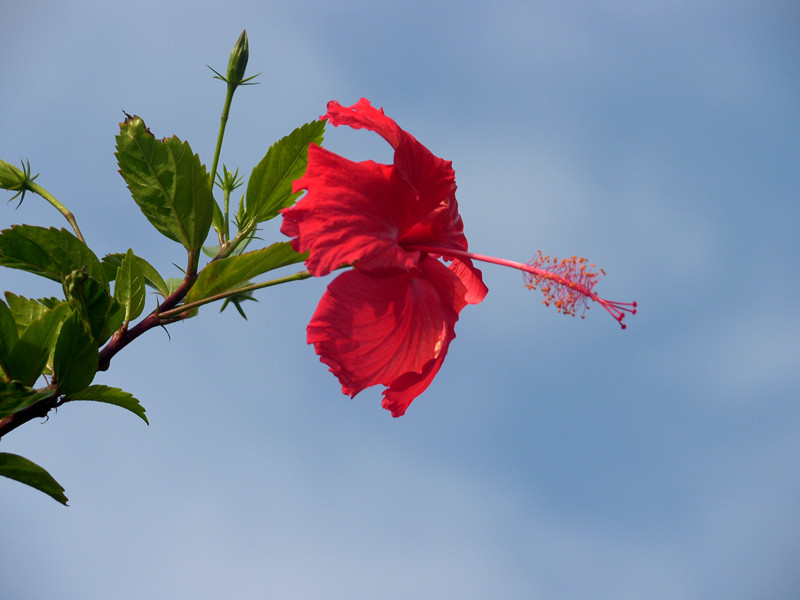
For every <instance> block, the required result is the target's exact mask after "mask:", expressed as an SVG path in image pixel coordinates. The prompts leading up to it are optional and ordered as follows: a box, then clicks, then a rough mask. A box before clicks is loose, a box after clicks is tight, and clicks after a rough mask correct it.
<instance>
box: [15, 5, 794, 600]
mask: <svg viewBox="0 0 800 600" xmlns="http://www.w3.org/2000/svg"><path fill="white" fill-rule="evenodd" d="M798 24H800V10H799V9H798V7H797V5H796V4H795V3H792V2H763V1H762V2H624V1H619V2H603V3H594V2H574V3H540V2H523V1H519V2H510V1H502V0H501V1H498V2H491V3H489V2H485V3H480V2H458V3H456V2H436V1H429V2H406V3H394V2H392V3H389V2H371V3H367V2H354V1H351V2H347V1H343V2H337V3H323V2H314V1H295V2H291V3H290V2H270V3H264V2H256V1H253V2H231V3H225V4H224V6H223V4H222V3H208V2H169V1H161V2H151V1H147V0H145V1H141V2H137V3H134V4H131V3H109V2H96V1H88V0H84V1H78V2H72V3H67V4H64V3H58V2H37V1H35V0H34V1H31V2H27V3H25V4H24V6H23V4H22V3H13V4H12V5H11V6H8V7H5V8H4V13H3V18H2V21H0V57H2V58H1V59H0V80H1V81H2V82H3V83H2V85H0V157H2V158H3V159H5V160H7V161H11V162H16V161H18V160H19V159H20V158H27V159H30V162H31V165H32V167H33V169H34V171H35V172H40V173H41V175H40V178H39V180H38V182H39V183H41V184H42V185H43V186H45V187H46V188H47V189H49V190H50V191H51V192H52V193H54V194H55V195H56V196H57V197H58V198H59V199H60V200H62V201H63V202H64V203H65V204H67V205H68V206H69V207H70V208H71V209H72V210H73V212H74V213H75V214H76V216H77V218H78V221H79V223H80V225H81V229H82V230H83V232H84V234H85V236H86V237H87V240H88V241H89V243H90V245H91V246H92V247H93V248H94V249H95V251H96V252H98V253H99V254H104V253H107V252H119V251H125V250H126V249H127V248H129V247H130V248H133V249H134V250H135V251H136V252H137V253H138V254H140V255H142V256H144V257H146V258H147V259H148V260H150V261H151V262H152V263H153V264H154V265H156V266H157V267H158V268H159V269H160V270H161V271H162V273H164V274H165V275H171V276H174V275H177V271H176V270H175V268H174V267H173V266H172V263H173V262H176V263H178V264H181V265H182V264H183V260H184V259H183V257H182V255H181V252H180V248H179V247H177V246H176V245H175V244H173V243H171V242H168V241H167V240H163V239H161V238H160V236H159V235H158V234H157V233H156V232H155V231H154V230H152V229H151V228H150V226H149V225H148V223H147V222H146V220H145V219H144V217H143V216H142V215H141V213H140V212H139V211H138V209H137V207H136V206H135V204H134V203H133V201H132V200H130V197H129V196H128V194H127V190H126V188H125V186H124V182H123V181H122V179H121V178H120V177H119V175H118V174H117V172H116V164H115V160H114V157H113V149H114V136H115V135H116V133H117V131H118V128H117V123H118V122H119V121H120V120H122V118H123V114H122V110H126V111H128V112H129V113H135V114H138V115H141V116H142V117H143V118H144V119H145V121H146V123H147V125H148V126H149V127H150V128H151V129H152V130H153V132H154V133H155V134H156V135H157V136H168V135H172V134H175V135H177V136H179V137H180V138H182V139H187V140H188V141H189V142H190V143H191V145H192V147H193V149H194V150H195V152H198V153H199V154H200V155H201V157H202V158H203V159H204V161H205V162H206V163H210V161H211V158H212V153H213V146H214V141H215V138H216V132H217V127H218V118H219V113H220V110H221V104H222V100H223V96H224V88H223V86H222V85H221V84H220V83H219V82H216V81H214V80H212V79H211V78H210V75H211V73H210V71H208V69H206V67H205V65H206V64H209V65H211V66H213V67H215V68H217V69H218V70H221V69H224V68H225V65H226V63H227V56H228V53H229V52H230V49H231V47H232V45H233V43H234V41H235V40H236V38H237V36H238V35H239V33H240V31H241V30H242V29H243V28H246V29H247V31H248V35H249V38H250V44H251V54H250V66H249V72H250V73H256V72H263V74H262V75H261V76H260V77H259V80H260V81H261V85H259V86H254V87H250V88H245V89H242V90H240V91H239V92H238V93H237V97H236V99H235V102H234V107H233V112H232V118H231V120H230V122H229V126H228V133H227V135H226V140H225V146H224V148H223V156H222V160H223V161H224V162H225V163H226V164H228V165H229V166H232V165H237V166H238V167H239V168H240V170H241V171H242V172H243V173H248V172H249V170H250V169H251V168H252V166H254V165H255V164H256V163H257V162H258V161H259V160H260V159H261V157H262V156H263V155H264V153H265V152H266V149H267V148H268V146H269V145H270V144H271V143H272V142H273V141H274V140H275V139H277V138H278V137H280V136H283V135H285V134H286V133H288V132H289V131H291V129H293V128H294V127H296V126H298V125H300V124H301V123H304V122H307V121H310V120H312V119H314V118H316V117H317V116H318V115H319V114H321V113H322V112H324V108H325V104H326V102H327V101H328V100H330V99H337V100H339V101H341V102H342V103H344V104H350V103H353V102H355V101H356V100H358V98H360V97H362V96H364V97H367V98H369V99H371V100H372V102H373V103H374V104H375V105H378V106H383V107H384V109H385V110H386V113H387V114H388V115H390V116H391V117H393V118H394V119H396V120H397V121H398V123H399V124H400V125H401V126H403V127H404V128H405V129H407V130H408V131H410V132H411V133H412V134H413V135H415V136H416V137H417V138H418V139H419V140H420V141H421V142H423V143H424V144H426V145H427V146H428V147H429V148H430V149H431V150H432V151H433V152H434V153H436V154H437V155H439V156H442V157H444V158H446V159H448V160H452V161H453V164H454V167H455V169H456V177H457V182H458V185H459V189H458V198H459V203H460V207H461V213H462V216H463V218H464V222H465V230H466V234H467V236H468V237H469V241H470V248H471V249H473V250H474V251H476V252H480V253H484V254H492V255H497V256H502V257H506V258H511V259H516V260H522V261H526V260H528V259H529V258H531V257H532V256H534V255H535V252H536V250H537V249H542V250H543V251H544V252H546V253H551V254H555V255H571V254H579V255H583V256H586V257H588V258H589V259H590V260H591V261H594V262H596V263H597V264H598V265H600V266H602V267H604V268H605V269H606V271H607V272H608V276H607V277H606V278H605V279H604V280H602V281H601V283H600V284H599V286H598V290H599V291H600V292H601V293H602V294H604V295H605V296H607V297H609V298H612V299H617V300H622V301H626V300H632V299H635V300H637V301H638V302H639V305H640V309H641V310H640V313H639V314H638V315H636V316H635V317H633V318H631V319H630V320H629V327H628V329H627V330H626V331H620V330H619V328H618V327H617V325H616V323H615V322H614V321H613V320H612V319H610V318H609V317H608V316H607V315H606V314H605V313H604V311H602V310H601V309H600V308H599V307H595V308H594V309H592V310H590V311H589V312H588V314H587V317H586V319H585V320H580V319H568V318H565V317H563V316H561V315H558V314H557V313H555V312H554V311H553V310H551V309H547V308H545V307H543V306H542V305H541V304H540V298H539V297H538V296H537V295H536V294H535V293H532V292H527V291H526V290H525V289H524V288H523V287H522V285H521V281H520V277H519V274H518V273H514V272H512V271H510V270H505V269H501V268H493V267H491V266H489V265H487V267H486V268H485V269H484V275H485V280H486V281H487V283H488V285H489V288H490V292H489V296H488V297H487V299H486V300H485V301H484V302H483V303H482V304H481V305H478V306H470V307H468V308H467V309H465V310H464V311H463V312H462V313H461V319H460V321H459V323H458V325H457V327H456V333H457V336H458V337H457V338H456V340H455V341H454V342H453V344H452V345H451V347H450V352H449V354H448V357H447V360H446V361H445V364H444V367H443V369H442V371H441V372H440V374H439V375H438V377H437V379H436V381H435V382H434V383H433V385H431V387H430V388H429V389H428V390H427V392H426V393H425V394H424V395H422V396H421V397H420V398H418V399H417V400H416V401H415V402H414V404H412V406H411V408H410V409H409V411H408V413H407V414H406V416H404V417H403V418H401V419H392V418H391V417H390V416H389V414H388V413H387V412H386V411H384V410H382V409H381V408H380V401H379V398H380V392H379V390H378V389H377V388H375V389H370V390H367V391H365V392H363V393H362V394H360V395H359V396H357V397H356V398H355V399H352V400H351V399H349V398H347V397H345V396H343V395H342V394H341V393H340V391H339V386H338V384H337V382H336V380H335V379H334V378H333V377H332V376H331V375H330V374H329V373H328V372H327V369H326V368H325V367H324V366H323V365H322V364H320V363H319V362H318V361H317V358H316V356H315V355H314V352H313V349H312V348H310V347H308V346H306V344H305V341H304V340H305V326H306V323H307V322H308V319H309V318H310V316H311V314H312V313H313V310H314V307H315V306H316V303H317V301H318V300H319V297H320V296H321V294H322V293H323V291H324V287H325V285H326V284H327V281H328V280H327V279H326V280H310V281H305V282H300V283H296V284H293V285H292V286H282V287H280V288H272V289H270V290H267V291H264V292H263V293H261V294H259V300H260V301H259V303H258V304H255V303H250V304H249V305H248V307H247V308H248V309H249V310H248V316H249V320H248V321H244V320H242V319H240V318H239V317H238V316H237V315H236V314H235V313H234V312H232V311H226V312H225V313H223V314H219V313H218V312H217V309H216V308H214V307H210V308H209V309H207V310H205V311H203V312H202V313H201V315H200V318H198V319H195V320H192V321H189V322H186V323H182V324H177V325H175V326H172V327H170V336H171V339H169V338H168V337H167V336H166V335H165V334H163V333H162V332H159V331H153V332H151V333H149V334H148V335H147V336H146V337H144V338H142V339H140V340H137V341H136V343H134V344H133V345H131V346H130V347H129V348H127V349H126V350H125V351H124V352H122V353H121V354H120V355H119V356H118V357H117V358H116V359H115V360H114V362H113V363H112V368H111V370H110V371H109V372H108V373H107V374H104V375H103V376H102V381H103V382H105V383H108V384H111V385H116V386H119V387H122V388H123V389H125V390H127V391H129V392H131V393H133V394H134V395H135V396H136V397H137V398H139V399H140V400H141V401H142V403H143V404H144V406H145V407H146V408H147V410H148V416H149V418H150V422H151V425H150V426H149V427H146V426H145V425H144V424H143V423H141V421H139V420H138V419H136V418H135V417H133V416H132V415H129V414H128V413H125V412H124V411H121V410H118V409H114V408H112V407H105V406H97V405H92V404H89V403H85V404H84V403H76V404H73V405H67V406H65V407H63V408H62V409H61V410H59V412H58V414H54V415H52V418H51V419H50V420H49V421H48V422H46V423H44V424H37V423H31V424H29V425H27V426H26V427H23V428H21V429H19V430H17V431H16V432H14V433H13V434H11V435H9V436H7V437H6V439H4V440H3V444H2V448H3V451H6V452H16V453H19V454H22V455H24V456H27V457H29V458H31V459H32V460H34V461H36V462H37V463H39V464H41V465H43V466H45V467H46V468H48V469H49V470H50V472H51V473H52V474H53V475H54V476H55V477H56V478H57V479H59V481H60V482H61V483H62V484H64V485H65V487H66V488H67V495H68V496H69V498H70V507H69V508H64V507H62V506H60V505H58V504H56V503H55V502H53V501H52V500H50V499H49V498H47V497H45V496H43V495H41V494H38V493H36V492H33V491H29V490H28V489H27V488H25V487H24V486H21V485H18V484H16V483H14V482H6V483H2V484H0V507H2V511H3V524H2V535H0V580H2V581H3V588H4V593H5V595H7V596H8V597H9V598H20V599H29V598H30V599H35V598H52V597H65V598H78V597H79V598H84V599H87V600H91V599H95V598H96V599H105V598H115V599H119V600H126V599H138V598H143V597H147V598H198V599H204V598H221V597H225V598H243V599H246V598H264V597H274V598H331V599H334V598H343V599H344V598H347V599H348V600H353V599H360V598H365V599H366V598H370V599H372V598H381V599H395V598H396V599H401V598H402V599H406V598H416V599H427V598H431V599H433V598H437V599H438V598H449V597H452V598H464V599H471V598H476V599H477V598H525V599H529V598H535V599H551V598H587V599H588V598H591V599H593V600H597V599H614V600H625V599H640V598H648V599H652V600H658V599H661V598H663V599H669V600H701V599H702V600H717V599H719V600H723V599H724V600H736V599H749V598H753V597H759V598H770V599H771V598H775V599H779V598H780V599H783V598H795V597H797V595H798V594H800V576H799V575H798V574H797V565H796V562H797V560H796V557H797V555H798V552H800V516H798V511H797V507H798V505H800V461H799V460H798V456H800V404H799V403H798V398H797V389H798V385H799V384H800V376H798V369H797V363H798V359H800V341H798V332H800V317H798V313H797V309H796V307H797V298H798V296H799V295H800V283H798V281H799V279H798V277H797V272H798V269H797V263H796V257H797V256H798V250H800V243H798V231H797V229H798V225H797V224H798V222H800V208H798V193H800V168H798V167H800V147H799V142H798V140H800V111H798V110H797V98H798V93H799V92H800V67H798V64H800V63H798V61H797V57H798V56H800V53H799V52H798V51H799V50H800V47H799V46H800V42H798V41H797V35H796V32H797V27H798ZM326 146H327V147H328V148H330V149H332V150H335V151H337V152H341V153H342V154H345V155H346V156H348V157H349V158H352V159H357V160H365V159H374V160H379V161H384V162H387V161H390V160H391V153H390V150H389V148H388V146H386V144H385V143H384V142H383V141H382V140H380V138H378V137H377V136H375V135H373V134H369V133H368V132H364V131H360V132H354V131H348V130H346V129H342V128H338V129H334V128H329V130H328V133H327V138H326ZM14 206H15V204H8V205H5V206H2V207H0V225H2V226H3V227H6V226H8V225H10V224H12V223H18V222H27V223H36V224H41V225H48V226H49V225H56V226H62V225H63V223H62V221H60V220H59V219H60V215H58V214H57V213H56V212H55V211H53V210H52V209H51V208H50V207H49V206H47V205H45V204H44V203H43V202H40V201H38V200H37V199H36V198H33V197H29V198H27V199H26V201H25V203H24V204H23V205H22V206H21V207H20V208H19V209H17V210H15V208H14ZM263 236H264V239H265V240H267V241H272V240H273V239H278V236H279V234H278V233H277V230H276V226H274V225H269V226H267V227H266V228H265V230H264V231H263ZM0 277H2V279H0V288H2V289H3V290H6V289H12V290H15V291H17V292H23V293H26V294H27V295H37V294H42V295H44V294H54V293H57V288H53V287H51V286H50V285H49V284H47V283H40V282H37V281H34V280H33V278H31V277H28V276H26V275H25V274H17V273H13V272H4V273H2V275H1V276H0Z"/></svg>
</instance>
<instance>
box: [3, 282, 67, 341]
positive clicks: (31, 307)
mask: <svg viewBox="0 0 800 600" xmlns="http://www.w3.org/2000/svg"><path fill="white" fill-rule="evenodd" d="M5 297H6V302H8V308H9V309H10V310H11V314H12V315H13V316H14V320H15V321H16V322H17V333H22V330H23V329H25V328H26V327H27V326H28V325H30V324H31V323H32V322H33V321H35V320H36V319H38V318H39V317H41V316H42V315H43V314H44V313H46V312H47V311H48V310H50V309H51V308H55V307H56V306H58V305H59V304H61V303H62V302H64V301H63V300H60V299H58V298H39V299H38V300H34V299H31V298H25V297H24V296H17V295H16V294H13V293H11V292H6V293H5Z"/></svg>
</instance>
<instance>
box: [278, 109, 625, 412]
mask: <svg viewBox="0 0 800 600" xmlns="http://www.w3.org/2000/svg"><path fill="white" fill-rule="evenodd" d="M321 118H327V119H328V120H330V122H331V123H332V124H333V125H337V126H338V125H342V124H344V125H348V126H350V127H353V128H357V129H360V128H365V129H369V130H372V131H374V132H376V133H377V134H379V135H380V136H381V137H383V138H384V139H385V140H386V141H387V142H388V143H389V144H390V145H391V146H392V148H394V161H393V163H392V164H391V165H384V164H378V163H375V162H372V161H365V162H353V161H350V160H348V159H346V158H343V157H342V156H339V155H337V154H334V153H332V152H329V151H328V150H325V149H323V148H320V147H319V146H317V145H315V144H311V146H310V147H309V151H308V168H307V170H306V174H305V175H304V176H303V177H302V178H300V179H298V180H297V181H295V182H294V191H299V190H306V191H307V193H306V194H305V196H304V197H303V198H302V199H301V200H300V201H299V202H298V203H297V204H296V205H295V206H293V207H291V208H287V209H284V210H283V212H282V214H283V223H282V225H281V232H282V233H284V234H285V235H287V236H289V237H291V238H292V240H291V242H292V247H293V248H294V249H295V250H296V251H298V252H308V253H309V256H308V259H307V260H306V266H307V268H308V270H309V272H311V274H312V275H315V276H323V275H327V274H328V273H330V272H331V271H333V270H334V269H337V268H339V267H342V266H352V267H353V269H351V270H349V271H346V272H344V273H342V274H340V275H339V276H338V277H336V279H334V280H333V281H332V282H331V284H330V285H329V286H328V289H327V291H326V292H325V294H324V295H323V296H322V299H321V300H320V302H319V305H318V306H317V310H316V312H315V313H314V316H313V317H312V318H311V322H310V323H309V325H308V328H307V335H308V337H307V340H308V343H309V344H314V348H315V350H316V352H317V354H318V355H319V357H320V360H321V361H322V362H323V363H325V364H327V365H328V366H329V367H330V370H331V372H332V373H333V374H334V375H335V376H336V377H337V378H338V379H339V382H340V383H341V384H342V391H343V392H344V393H345V394H348V395H349V396H351V397H353V396H355V395H356V394H358V393H359V392H360V391H361V390H363V389H365V388H367V387H370V386H373V385H377V384H381V385H384V386H386V389H385V390H384V392H383V407H384V408H386V409H388V410H390V411H391V413H392V416H394V417H399V416H401V415H403V414H404V413H405V412H406V409H407V408H408V406H409V404H411V402H412V401H413V400H414V398H416V397H417V396H418V395H419V394H421V393H422V392H423V391H425V389H426V388H427V387H428V386H429V385H430V383H431V381H433V378H434V377H435V376H436V373H437V372H438V371H439V368H440V367H441V366H442V362H443V361H444V358H445V356H446V355H447V350H448V347H449V346H450V342H451V341H452V340H453V339H454V338H455V323H456V321H457V320H458V317H459V313H460V312H461V309H463V308H464V307H465V306H466V305H467V304H477V303H478V302H481V301H482V300H483V298H484V297H485V296H486V293H487V291H488V290H487V288H486V286H485V285H484V283H483V278H482V275H481V272H480V271H479V270H478V269H477V268H475V267H474V266H473V262H472V261H473V259H475V260H482V261H488V262H494V263H497V264H501V265H504V266H510V267H513V268H517V269H520V270H522V271H524V272H525V274H526V277H527V279H526V284H527V285H528V287H531V288H535V287H537V286H539V287H541V289H542V291H543V292H544V293H545V296H546V300H545V302H546V303H550V302H552V303H555V305H556V306H557V308H558V309H559V311H561V312H565V313H567V314H575V312H576V307H578V308H585V306H586V299H587V298H588V299H591V300H594V301H598V302H600V303H601V304H603V306H604V307H605V308H606V310H608V311H609V312H611V314H613V315H614V316H615V318H617V320H618V321H619V322H620V323H621V322H622V316H623V314H624V312H623V311H627V312H635V308H632V307H633V306H635V305H625V304H621V303H614V302H608V301H606V300H604V299H601V298H599V297H598V296H596V295H595V294H594V292H593V287H594V284H595V283H596V278H597V274H595V273H592V272H590V271H589V270H588V269H587V267H588V265H586V264H584V263H585V259H577V258H576V257H573V258H572V259H570V260H571V261H572V262H570V261H569V260H568V261H562V262H561V263H558V262H557V261H555V259H553V261H550V259H549V257H542V256H541V254H540V256H539V259H538V260H537V261H536V262H533V263H531V264H529V265H526V264H522V263H516V262H513V261H507V260H504V259H495V258H492V257H487V256H482V255H477V254H472V253H470V252H469V251H468V247H467V238H466V237H465V236H464V228H463V223H462V221H461V216H460V215H459V214H458V203H457V202H456V197H455V190H456V185H455V172H454V171H453V168H452V167H451V163H450V162H449V161H445V160H443V159H441V158H439V157H437V156H434V155H433V154H432V153H431V152H430V151H429V150H428V149H427V148H426V147H425V146H423V145H422V144H420V143H419V142H418V141H417V140H416V139H415V138H414V137H413V136H411V134H409V133H407V132H406V131H403V130H402V129H401V128H400V127H399V126H398V125H397V123H395V122H394V121H393V120H392V119H390V118H389V117H387V116H386V115H385V114H384V113H383V110H378V109H376V108H374V107H373V106H372V105H371V104H370V103H369V101H368V100H366V99H364V98H362V99H361V100H359V101H358V102H357V103H356V104H354V105H353V106H351V107H343V106H341V105H340V104H339V103H338V102H335V101H334V102H330V103H328V112H327V114H325V115H323V116H322V117H321ZM442 259H443V260H444V261H446V264H445V262H442ZM546 266H549V267H552V269H551V270H547V269H546V268H545V267H546ZM581 302H582V303H583V304H582V305H581V304H580V303H581Z"/></svg>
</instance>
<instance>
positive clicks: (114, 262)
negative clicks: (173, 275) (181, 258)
mask: <svg viewBox="0 0 800 600" xmlns="http://www.w3.org/2000/svg"><path fill="white" fill-rule="evenodd" d="M129 252H130V251H129ZM126 256H127V254H122V253H119V252H118V253H115V254H106V255H105V256H104V257H103V267H104V268H105V271H106V276H107V277H108V280H109V281H114V280H115V279H116V278H117V273H118V271H119V267H120V266H121V265H122V259H124V258H125V257H126ZM134 261H135V262H136V263H137V266H136V268H137V269H138V270H140V271H141V272H142V276H143V277H144V282H145V283H146V284H147V285H149V286H150V287H151V288H153V289H154V290H155V291H157V292H158V293H159V294H161V295H162V296H164V297H165V298H166V297H167V296H169V288H168V286H167V284H166V283H164V279H163V278H162V277H161V275H160V274H159V272H158V271H156V269H155V267H153V265H151V264H150V263H149V262H147V261H146V260H145V259H143V258H141V257H139V256H135V255H134Z"/></svg>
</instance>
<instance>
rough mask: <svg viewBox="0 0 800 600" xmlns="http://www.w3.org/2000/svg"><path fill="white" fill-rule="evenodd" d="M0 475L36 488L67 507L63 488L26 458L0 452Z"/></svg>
mask: <svg viewBox="0 0 800 600" xmlns="http://www.w3.org/2000/svg"><path fill="white" fill-rule="evenodd" d="M0 475H2V476H3V477H8V478H9V479H14V480H15V481H19V482H20V483H24V484H25V485H29V486H31V487H32V488H36V489H37V490H39V491H40V492H44V493H45V494H47V495H48V496H50V497H51V498H53V499H54V500H57V501H58V502H60V503H61V504H63V505H64V506H66V505H67V497H66V496H65V495H64V488H63V487H61V485H60V484H59V483H58V482H57V481H56V480H55V479H53V476H52V475H50V473H48V472H47V471H45V470H44V469H43V468H42V467H40V466H39V465H37V464H36V463H34V462H32V461H30V460H28V459H27V458H23V457H22V456H19V455H17V454H11V453H9V452H0Z"/></svg>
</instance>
